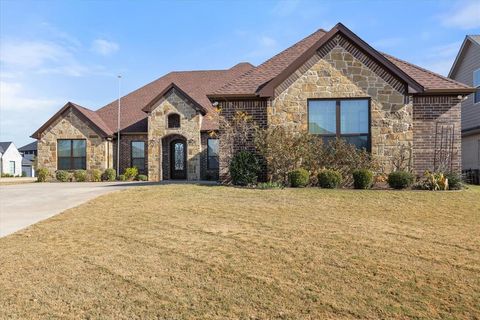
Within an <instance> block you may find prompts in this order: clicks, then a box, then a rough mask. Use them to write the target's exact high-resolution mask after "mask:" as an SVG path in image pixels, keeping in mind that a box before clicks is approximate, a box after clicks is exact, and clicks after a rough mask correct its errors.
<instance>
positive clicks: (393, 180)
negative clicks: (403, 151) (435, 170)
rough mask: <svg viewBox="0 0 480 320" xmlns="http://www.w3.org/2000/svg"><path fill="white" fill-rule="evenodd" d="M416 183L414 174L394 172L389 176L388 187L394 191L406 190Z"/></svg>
mask: <svg viewBox="0 0 480 320" xmlns="http://www.w3.org/2000/svg"><path fill="white" fill-rule="evenodd" d="M414 181H415V177H414V176H413V174H411V173H410V172H407V171H394V172H392V173H390V174H389V175H388V179H387V182H388V185H389V186H390V187H391V188H393V189H405V188H408V187H410V186H411V185H412V184H413V182H414Z"/></svg>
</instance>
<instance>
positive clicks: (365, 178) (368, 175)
mask: <svg viewBox="0 0 480 320" xmlns="http://www.w3.org/2000/svg"><path fill="white" fill-rule="evenodd" d="M352 175H353V187H354V188H355V189H370V188H371V187H372V184H373V172H372V171H370V170H368V169H358V170H355V171H353V173H352Z"/></svg>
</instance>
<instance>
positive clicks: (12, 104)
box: [0, 81, 60, 112]
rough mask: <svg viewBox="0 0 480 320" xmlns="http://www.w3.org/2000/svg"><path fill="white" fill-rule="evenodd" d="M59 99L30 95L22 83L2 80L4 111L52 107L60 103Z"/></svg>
mask: <svg viewBox="0 0 480 320" xmlns="http://www.w3.org/2000/svg"><path fill="white" fill-rule="evenodd" d="M59 103H60V102H59V100H55V99H45V98H39V97H35V98H33V97H28V93H27V91H26V90H25V88H24V87H23V85H22V84H21V83H18V82H6V81H0V106H1V109H2V111H5V110H14V111H19V112H21V111H26V110H32V109H44V108H51V107H55V106H58V105H59Z"/></svg>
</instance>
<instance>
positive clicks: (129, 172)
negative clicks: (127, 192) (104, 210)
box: [123, 167, 138, 180]
mask: <svg viewBox="0 0 480 320" xmlns="http://www.w3.org/2000/svg"><path fill="white" fill-rule="evenodd" d="M123 174H124V175H125V179H127V180H133V179H135V178H136V177H137V176H138V169H137V168H135V167H132V168H127V169H125V172H124V173H123Z"/></svg>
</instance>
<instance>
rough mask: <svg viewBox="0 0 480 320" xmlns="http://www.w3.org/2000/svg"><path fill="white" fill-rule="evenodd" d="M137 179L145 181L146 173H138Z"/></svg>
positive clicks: (146, 178)
mask: <svg viewBox="0 0 480 320" xmlns="http://www.w3.org/2000/svg"><path fill="white" fill-rule="evenodd" d="M137 180H138V181H147V180H148V177H147V176H146V175H144V174H139V175H138V176H137Z"/></svg>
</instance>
